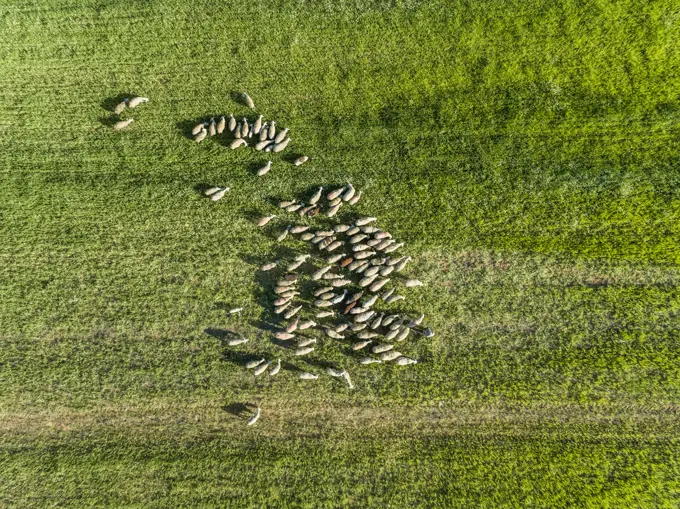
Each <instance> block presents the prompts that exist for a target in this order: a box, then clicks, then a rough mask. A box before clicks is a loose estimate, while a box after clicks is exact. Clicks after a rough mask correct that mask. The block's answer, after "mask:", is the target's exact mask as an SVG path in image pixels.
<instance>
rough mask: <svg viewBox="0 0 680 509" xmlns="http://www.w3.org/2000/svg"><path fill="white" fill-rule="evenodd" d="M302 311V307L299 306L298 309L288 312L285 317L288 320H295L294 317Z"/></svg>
mask: <svg viewBox="0 0 680 509" xmlns="http://www.w3.org/2000/svg"><path fill="white" fill-rule="evenodd" d="M301 309H302V306H298V307H296V308H293V309H291V310H290V311H288V312H286V314H285V315H283V317H284V318H285V319H286V320H289V319H291V318H293V317H294V316H295V314H296V313H297V312H298V311H300V310H301Z"/></svg>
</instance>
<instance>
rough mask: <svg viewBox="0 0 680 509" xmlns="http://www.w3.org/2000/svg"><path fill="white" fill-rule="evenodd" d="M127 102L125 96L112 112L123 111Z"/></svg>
mask: <svg viewBox="0 0 680 509" xmlns="http://www.w3.org/2000/svg"><path fill="white" fill-rule="evenodd" d="M127 103H128V100H127V98H126V99H123V101H122V102H119V103H118V104H116V106H115V107H114V108H113V112H114V113H115V114H116V115H120V114H121V113H123V110H124V109H125V107H126V106H127ZM201 125H203V124H201ZM192 134H196V133H192Z"/></svg>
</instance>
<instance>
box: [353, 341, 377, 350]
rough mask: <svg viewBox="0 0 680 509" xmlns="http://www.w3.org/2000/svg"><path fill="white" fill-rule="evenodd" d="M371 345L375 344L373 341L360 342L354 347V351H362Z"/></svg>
mask: <svg viewBox="0 0 680 509" xmlns="http://www.w3.org/2000/svg"><path fill="white" fill-rule="evenodd" d="M371 343H373V340H372V339H369V340H368V341H359V342H358V343H354V344H353V345H352V350H361V349H362V348H366V347H367V346H368V345H370V344H371Z"/></svg>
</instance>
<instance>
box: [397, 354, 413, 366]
mask: <svg viewBox="0 0 680 509" xmlns="http://www.w3.org/2000/svg"><path fill="white" fill-rule="evenodd" d="M417 362H418V361H417V360H415V359H409V358H408V357H403V356H402V357H399V358H397V360H396V361H394V363H395V364H396V365H397V366H408V365H409V364H416V363H417Z"/></svg>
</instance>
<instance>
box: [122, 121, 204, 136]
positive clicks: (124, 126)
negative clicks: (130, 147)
mask: <svg viewBox="0 0 680 509" xmlns="http://www.w3.org/2000/svg"><path fill="white" fill-rule="evenodd" d="M133 120H134V119H133V118H128V119H127V120H119V121H118V122H116V123H115V124H113V128H114V129H115V130H116V131H120V130H121V129H125V128H126V127H127V126H129V125H130V124H131V123H132V122H133ZM204 137H205V136H204Z"/></svg>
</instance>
